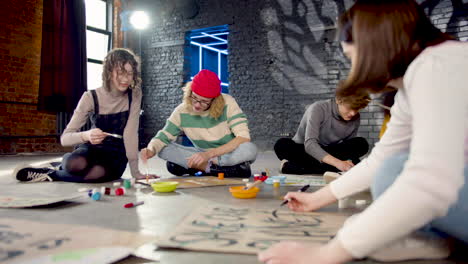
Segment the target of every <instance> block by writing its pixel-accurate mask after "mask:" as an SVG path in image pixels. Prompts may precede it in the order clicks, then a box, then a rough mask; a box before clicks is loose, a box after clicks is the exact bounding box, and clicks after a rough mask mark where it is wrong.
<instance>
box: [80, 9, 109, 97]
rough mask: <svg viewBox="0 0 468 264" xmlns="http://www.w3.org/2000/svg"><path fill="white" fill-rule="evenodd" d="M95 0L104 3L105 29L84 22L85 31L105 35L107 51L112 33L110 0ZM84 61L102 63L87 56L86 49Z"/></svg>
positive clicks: (89, 88)
mask: <svg viewBox="0 0 468 264" xmlns="http://www.w3.org/2000/svg"><path fill="white" fill-rule="evenodd" d="M83 1H84V0H83ZM95 1H102V2H104V3H106V29H105V30H104V29H101V28H96V27H93V26H88V24H86V32H88V30H89V31H90V32H94V33H98V34H102V35H106V36H107V37H108V39H107V52H109V51H110V49H111V47H112V33H113V32H112V21H113V12H112V9H113V5H112V0H95ZM86 42H88V39H87V40H86ZM86 44H88V43H86ZM86 62H87V63H94V64H100V65H102V64H103V63H104V61H103V60H98V59H95V58H90V57H88V50H86ZM86 77H87V78H88V77H89V74H87V76H86ZM88 82H89V81H88ZM95 88H97V87H89V86H88V91H89V90H92V89H95Z"/></svg>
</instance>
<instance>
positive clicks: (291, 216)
mask: <svg viewBox="0 0 468 264" xmlns="http://www.w3.org/2000/svg"><path fill="white" fill-rule="evenodd" d="M346 218H347V217H346V216H345V215H343V214H339V213H295V212H292V211H289V210H287V209H282V210H261V209H251V208H233V207H222V206H215V205H213V206H204V207H199V208H197V209H195V210H193V211H192V213H191V214H190V215H189V216H187V217H186V218H185V219H184V220H183V221H182V222H181V223H179V224H178V225H177V228H174V230H173V231H171V232H170V233H168V234H166V235H165V236H163V237H161V238H160V239H158V240H156V242H155V244H156V245H157V246H159V247H169V248H181V249H187V250H195V251H210V252H225V253H241V254H256V253H257V252H259V251H261V250H264V249H266V248H268V247H269V246H271V245H272V244H274V243H277V242H280V241H283V240H294V241H302V242H306V243H311V244H324V243H326V242H328V241H329V240H331V239H332V238H333V236H334V235H336V233H337V231H338V230H339V228H340V227H341V226H342V225H343V223H344V221H345V219H346Z"/></svg>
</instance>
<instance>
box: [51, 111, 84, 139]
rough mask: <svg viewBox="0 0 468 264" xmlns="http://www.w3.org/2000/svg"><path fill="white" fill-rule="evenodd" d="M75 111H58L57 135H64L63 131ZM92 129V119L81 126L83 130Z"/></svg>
mask: <svg viewBox="0 0 468 264" xmlns="http://www.w3.org/2000/svg"><path fill="white" fill-rule="evenodd" d="M72 115H73V113H66V112H59V113H57V135H62V133H63V131H64V130H65V128H66V127H67V125H68V122H70V119H71V117H72ZM89 129H91V121H90V120H89V119H88V121H87V122H86V124H85V125H84V126H83V127H82V128H81V131H85V130H89Z"/></svg>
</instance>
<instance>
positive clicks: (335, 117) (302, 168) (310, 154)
mask: <svg viewBox="0 0 468 264" xmlns="http://www.w3.org/2000/svg"><path fill="white" fill-rule="evenodd" d="M369 101H370V98H369V96H368V95H367V94H362V95H356V96H350V97H335V98H333V99H329V100H323V101H317V102H315V103H313V104H312V105H310V106H309V107H308V108H307V110H306V111H305V113H304V116H303V117H302V120H301V123H300V124H299V128H298V130H297V132H296V135H295V136H294V137H293V138H292V139H291V138H281V139H279V140H278V141H277V142H276V144H275V146H274V150H275V153H276V155H277V156H278V158H279V159H280V160H281V161H282V165H281V168H280V170H281V172H282V173H288V174H322V173H324V172H326V171H334V172H339V171H347V170H349V169H350V168H351V167H353V166H354V165H355V164H357V163H358V162H359V161H360V159H359V158H360V157H362V156H364V155H365V154H366V153H367V151H368V150H369V144H368V143H367V141H366V140H365V139H364V138H362V137H356V135H357V131H358V129H359V125H360V121H361V119H360V115H359V111H360V110H361V109H363V108H364V107H366V106H367V104H368V103H369Z"/></svg>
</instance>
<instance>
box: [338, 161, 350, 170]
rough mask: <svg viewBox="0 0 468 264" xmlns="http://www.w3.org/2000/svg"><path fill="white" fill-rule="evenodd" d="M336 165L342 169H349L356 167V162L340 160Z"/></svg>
mask: <svg viewBox="0 0 468 264" xmlns="http://www.w3.org/2000/svg"><path fill="white" fill-rule="evenodd" d="M335 167H336V168H337V169H339V170H340V171H349V170H350V169H351V168H352V167H354V164H353V162H351V161H350V160H344V161H343V160H340V161H339V162H338V164H337V165H336V166H335Z"/></svg>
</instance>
